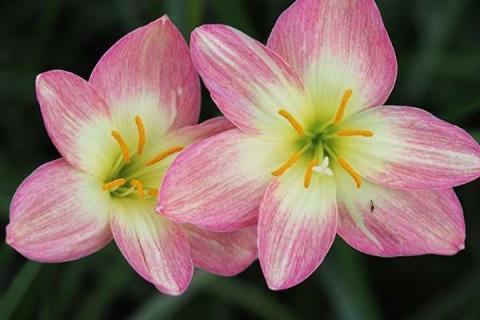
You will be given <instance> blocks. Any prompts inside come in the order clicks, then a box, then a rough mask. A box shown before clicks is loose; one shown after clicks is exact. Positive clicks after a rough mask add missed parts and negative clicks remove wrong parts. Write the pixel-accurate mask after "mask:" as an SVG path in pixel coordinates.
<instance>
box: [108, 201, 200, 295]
mask: <svg viewBox="0 0 480 320" xmlns="http://www.w3.org/2000/svg"><path fill="white" fill-rule="evenodd" d="M154 207H155V204H154V202H153V201H139V200H135V199H117V200H115V201H114V202H113V206H112V223H111V225H112V232H113V237H114V239H115V242H116V243H117V245H118V247H119V248H120V251H122V253H123V255H124V257H125V258H126V259H127V261H128V262H129V263H130V265H131V266H132V268H133V269H135V271H137V272H138V273H139V274H140V275H141V276H142V277H143V278H144V279H145V280H147V281H149V282H151V283H153V284H154V285H155V287H156V288H157V289H158V290H160V291H162V292H164V293H166V294H170V295H179V294H181V293H183V292H184V291H185V290H186V289H187V287H188V285H189V284H190V281H191V279H192V275H193V262H192V260H191V258H190V248H189V245H188V240H187V238H186V236H185V233H184V232H183V230H182V228H181V227H180V226H177V225H176V224H175V223H173V222H171V221H169V220H168V219H166V218H164V217H160V216H158V215H156V214H155V211H154Z"/></svg>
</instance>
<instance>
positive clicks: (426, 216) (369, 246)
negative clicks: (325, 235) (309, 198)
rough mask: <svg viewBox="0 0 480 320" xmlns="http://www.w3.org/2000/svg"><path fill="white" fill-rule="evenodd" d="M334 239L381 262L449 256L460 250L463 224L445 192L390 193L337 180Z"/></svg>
mask: <svg viewBox="0 0 480 320" xmlns="http://www.w3.org/2000/svg"><path fill="white" fill-rule="evenodd" d="M337 178H338V180H337V181H338V186H339V188H338V190H339V191H338V201H339V206H338V209H339V221H338V233H339V234H340V236H341V237H342V238H343V239H344V240H345V241H347V242H348V243H349V244H350V245H351V246H352V247H354V248H356V249H357V250H360V251H362V252H364V253H367V254H372V255H376V256H382V257H393V256H411V255H421V254H442V255H452V254H455V253H457V252H458V251H459V250H461V249H463V248H464V241H465V223H464V219H463V214H462V208H461V205H460V203H459V201H458V199H457V197H456V195H455V193H454V192H453V190H451V189H447V190H415V191H409V190H394V189H388V188H385V187H382V186H379V185H376V184H374V183H371V182H368V181H365V182H364V184H363V185H362V187H361V188H360V189H356V188H355V187H354V186H353V184H352V183H351V181H350V177H348V176H346V175H345V174H339V175H337Z"/></svg>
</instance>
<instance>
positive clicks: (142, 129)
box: [135, 116, 146, 155]
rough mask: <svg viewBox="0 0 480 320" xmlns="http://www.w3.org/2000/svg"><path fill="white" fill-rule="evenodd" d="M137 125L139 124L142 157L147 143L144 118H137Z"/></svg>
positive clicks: (139, 148) (139, 144) (139, 147)
mask: <svg viewBox="0 0 480 320" xmlns="http://www.w3.org/2000/svg"><path fill="white" fill-rule="evenodd" d="M135 123H136V124H137V129H138V149H137V150H138V154H139V155H141V154H142V153H143V150H144V148H145V141H146V135H145V126H144V125H143V121H142V118H140V116H136V117H135Z"/></svg>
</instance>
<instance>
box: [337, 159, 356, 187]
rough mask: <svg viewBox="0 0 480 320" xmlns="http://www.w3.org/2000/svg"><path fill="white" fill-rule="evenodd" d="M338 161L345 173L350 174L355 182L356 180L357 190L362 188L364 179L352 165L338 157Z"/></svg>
mask: <svg viewBox="0 0 480 320" xmlns="http://www.w3.org/2000/svg"><path fill="white" fill-rule="evenodd" d="M337 161H338V164H339V165H340V166H341V167H342V168H343V169H344V170H345V171H347V172H348V174H350V175H351V176H352V178H353V180H355V184H356V186H357V188H360V187H361V186H362V177H360V175H359V174H358V173H357V172H356V171H355V170H354V169H353V168H352V166H351V165H350V163H348V162H347V160H345V159H343V158H340V157H338V158H337Z"/></svg>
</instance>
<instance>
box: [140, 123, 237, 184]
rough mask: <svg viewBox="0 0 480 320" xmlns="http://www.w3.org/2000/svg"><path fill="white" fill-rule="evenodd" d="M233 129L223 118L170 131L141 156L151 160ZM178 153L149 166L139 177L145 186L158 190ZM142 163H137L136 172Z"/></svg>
mask: <svg viewBox="0 0 480 320" xmlns="http://www.w3.org/2000/svg"><path fill="white" fill-rule="evenodd" d="M233 128H235V127H234V125H233V124H232V123H231V122H230V121H229V120H227V118H225V117H216V118H213V119H210V120H207V121H205V122H202V123H200V124H198V125H193V126H187V127H183V128H180V129H177V130H173V131H170V132H169V133H168V134H167V135H166V136H165V137H163V138H162V139H161V140H159V141H155V145H154V146H151V147H150V148H149V149H148V150H147V151H146V152H145V154H144V155H143V158H144V159H152V158H154V157H155V156H156V155H158V154H160V153H161V152H162V151H165V150H168V149H170V148H174V147H186V146H188V145H190V144H192V143H194V142H197V141H199V140H202V139H206V138H208V137H211V136H214V135H216V134H219V133H221V132H224V131H227V130H231V129H233ZM177 155H178V153H175V154H172V155H171V156H169V157H167V158H166V159H164V160H162V161H161V162H160V163H158V164H156V165H154V166H151V170H148V171H145V172H144V174H142V175H141V176H139V178H140V179H141V181H142V182H143V183H144V185H145V186H150V187H152V188H158V187H159V186H160V184H161V181H162V178H163V176H164V174H165V171H166V170H167V168H168V167H169V166H170V164H171V163H172V161H173V160H174V159H175V157H176V156H177ZM142 165H143V163H139V164H138V167H139V169H138V170H141V169H140V167H141V166H142Z"/></svg>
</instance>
